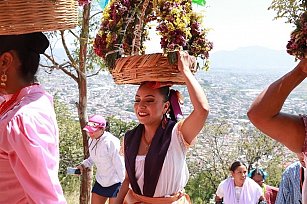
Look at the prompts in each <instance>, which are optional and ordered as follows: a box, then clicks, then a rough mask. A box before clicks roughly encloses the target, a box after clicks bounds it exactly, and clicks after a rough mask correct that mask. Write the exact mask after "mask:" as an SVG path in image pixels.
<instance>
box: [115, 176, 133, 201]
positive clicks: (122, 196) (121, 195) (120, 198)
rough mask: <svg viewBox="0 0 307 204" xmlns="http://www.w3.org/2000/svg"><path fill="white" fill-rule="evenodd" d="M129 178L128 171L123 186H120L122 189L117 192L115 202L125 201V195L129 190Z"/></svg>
mask: <svg viewBox="0 0 307 204" xmlns="http://www.w3.org/2000/svg"><path fill="white" fill-rule="evenodd" d="M129 183H130V181H129V178H128V175H127V173H126V177H125V179H124V181H123V183H122V186H121V187H120V190H119V192H118V194H117V197H116V200H115V204H122V203H123V202H124V199H125V196H126V194H127V192H128V190H129Z"/></svg>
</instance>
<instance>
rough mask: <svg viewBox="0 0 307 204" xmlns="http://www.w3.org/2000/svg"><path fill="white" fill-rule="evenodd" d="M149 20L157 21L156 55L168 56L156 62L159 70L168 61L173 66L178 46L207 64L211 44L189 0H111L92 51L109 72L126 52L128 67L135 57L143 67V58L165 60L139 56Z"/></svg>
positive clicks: (156, 59) (146, 36) (143, 49)
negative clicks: (157, 39)
mask: <svg viewBox="0 0 307 204" xmlns="http://www.w3.org/2000/svg"><path fill="white" fill-rule="evenodd" d="M152 21H156V22H157V23H158V25H157V27H156V30H157V31H158V34H159V35H160V36H161V41H160V45H161V48H162V49H163V53H162V54H160V55H159V57H161V56H167V59H168V60H167V61H168V63H167V64H164V65H165V66H164V65H161V64H156V65H155V66H157V67H159V68H160V71H162V69H164V68H165V67H167V66H168V67H169V66H170V64H171V65H174V66H176V51H180V50H186V51H188V52H189V54H190V55H193V56H195V57H200V58H202V59H204V60H205V63H204V66H205V67H206V68H208V58H209V51H210V50H211V49H212V48H213V44H212V43H211V42H209V41H208V40H207V37H206V35H207V30H206V29H204V28H202V27H201V16H200V15H198V14H197V13H195V12H193V11H192V2H191V0H154V1H149V0H144V1H142V0H141V1H140V0H113V1H111V2H110V4H109V5H108V6H107V7H106V8H105V10H104V12H103V17H102V23H101V27H100V30H99V32H98V34H97V36H96V39H95V42H94V50H95V53H96V54H97V55H98V56H100V57H102V58H103V60H104V61H105V63H106V65H107V67H108V69H109V71H110V72H111V73H114V68H115V67H117V65H118V64H121V65H122V64H123V63H120V62H119V60H120V58H123V57H126V56H132V57H134V58H133V60H129V61H130V62H129V63H130V67H135V66H137V65H136V63H133V62H136V61H140V62H139V64H142V66H143V67H145V66H146V65H144V60H150V61H151V62H152V61H155V62H156V63H158V62H161V61H164V59H163V60H161V59H158V58H159V57H158V58H157V56H154V55H152V56H150V57H152V58H151V59H149V58H150V57H149V58H148V57H147V58H146V57H145V58H146V59H140V58H141V57H143V58H144V56H143V55H144V54H145V47H144V45H143V42H144V41H145V40H148V29H147V28H148V24H149V22H152ZM135 56H139V57H135ZM138 59H139V60H138ZM125 61H127V60H125ZM150 64H151V65H153V63H150ZM153 66H154V65H153ZM120 69H121V68H120ZM134 72H137V70H134ZM156 72H157V71H156ZM148 73H149V72H147V75H148ZM130 74H131V73H130ZM134 74H135V75H136V74H138V73H134ZM165 74H166V73H164V75H165ZM113 78H114V75H113Z"/></svg>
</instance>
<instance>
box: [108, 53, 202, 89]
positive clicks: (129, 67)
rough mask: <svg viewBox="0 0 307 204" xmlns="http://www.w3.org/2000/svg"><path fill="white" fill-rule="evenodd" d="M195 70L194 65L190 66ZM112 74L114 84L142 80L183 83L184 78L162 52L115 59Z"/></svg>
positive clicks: (138, 82) (136, 82)
mask: <svg viewBox="0 0 307 204" xmlns="http://www.w3.org/2000/svg"><path fill="white" fill-rule="evenodd" d="M190 67H191V71H192V72H195V71H196V68H195V66H194V65H193V66H190ZM112 76H113V79H114V81H115V83H116V84H140V83H141V82H144V81H159V82H172V83H173V84H184V83H185V82H184V78H183V76H182V74H181V73H180V72H179V70H178V68H177V64H174V65H171V64H170V63H169V61H168V59H167V57H165V56H164V55H163V54H161V53H156V54H147V55H135V56H129V57H122V58H119V59H117V60H116V64H115V68H114V69H113V70H112Z"/></svg>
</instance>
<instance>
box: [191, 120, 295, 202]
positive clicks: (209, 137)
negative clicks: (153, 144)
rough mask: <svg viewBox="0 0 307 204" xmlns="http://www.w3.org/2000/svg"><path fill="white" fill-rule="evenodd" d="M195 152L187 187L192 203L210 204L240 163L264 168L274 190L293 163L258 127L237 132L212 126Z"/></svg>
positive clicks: (225, 125) (216, 124) (290, 155)
mask: <svg viewBox="0 0 307 204" xmlns="http://www.w3.org/2000/svg"><path fill="white" fill-rule="evenodd" d="M192 148H193V149H191V151H190V152H189V154H188V157H187V161H188V165H189V170H190V174H191V177H190V179H189V182H188V184H187V186H186V191H187V193H188V194H189V195H190V197H191V200H192V203H209V201H210V199H211V198H212V195H213V194H215V192H216V189H217V187H218V185H219V183H220V182H221V181H222V180H224V179H225V178H227V177H228V176H229V175H230V172H229V167H230V165H231V164H232V163H233V162H234V161H236V160H242V161H243V162H244V163H246V165H247V166H248V167H255V165H256V164H257V165H258V166H260V167H262V168H263V169H264V170H265V171H267V172H268V174H269V177H268V178H267V180H266V183H267V184H269V185H272V186H278V184H279V182H280V179H281V174H282V171H283V170H284V169H283V166H282V165H283V164H284V163H287V162H289V161H293V153H291V152H290V151H289V150H287V149H286V148H285V147H284V146H283V145H281V144H280V143H278V142H276V141H274V140H272V139H271V138H269V137H267V136H266V135H264V134H263V133H261V132H260V131H258V130H257V129H255V128H254V127H250V126H248V124H241V126H240V127H239V128H236V127H234V126H233V125H230V124H228V123H227V122H226V121H215V122H214V123H212V124H208V125H207V126H206V128H204V130H203V131H202V132H201V134H200V135H199V139H198V142H197V143H196V144H195V145H194V146H193V147H192Z"/></svg>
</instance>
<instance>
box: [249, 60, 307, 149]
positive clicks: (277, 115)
mask: <svg viewBox="0 0 307 204" xmlns="http://www.w3.org/2000/svg"><path fill="white" fill-rule="evenodd" d="M306 73H307V59H304V60H301V62H300V63H299V64H298V65H297V66H296V67H295V68H294V69H293V70H292V71H290V72H289V73H287V74H286V75H284V76H283V77H281V78H280V79H278V80H277V81H275V82H273V83H272V84H271V85H270V86H269V87H268V88H267V89H265V90H264V91H263V92H262V93H261V94H260V95H259V96H258V97H257V98H256V99H255V101H254V102H253V104H252V105H251V107H250V109H249V111H248V113H247V115H248V117H249V119H250V121H251V122H252V123H253V124H254V125H255V126H256V127H257V128H258V129H259V130H261V131H262V132H263V133H265V134H267V135H268V136H270V137H271V138H273V139H275V140H277V141H278V142H281V143H282V144H284V145H286V146H287V147H288V148H289V149H290V150H291V151H294V152H301V151H302V147H303V144H304V139H305V127H304V123H303V121H302V119H301V118H300V117H299V116H298V115H290V114H286V113H282V112H280V111H281V109H282V106H283V104H284V102H285V100H286V99H287V97H288V96H289V94H290V93H291V91H292V90H293V89H294V88H295V87H297V86H298V85H299V84H300V83H301V82H302V81H303V80H304V79H305V78H306V76H307V74H306Z"/></svg>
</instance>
